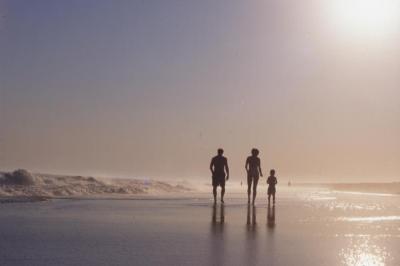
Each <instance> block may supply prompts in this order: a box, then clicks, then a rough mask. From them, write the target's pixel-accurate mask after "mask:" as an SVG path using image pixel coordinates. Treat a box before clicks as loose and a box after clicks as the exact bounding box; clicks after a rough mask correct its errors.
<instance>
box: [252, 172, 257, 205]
mask: <svg viewBox="0 0 400 266" xmlns="http://www.w3.org/2000/svg"><path fill="white" fill-rule="evenodd" d="M257 185H258V177H254V180H253V204H254V201H255V200H256V196H257Z"/></svg>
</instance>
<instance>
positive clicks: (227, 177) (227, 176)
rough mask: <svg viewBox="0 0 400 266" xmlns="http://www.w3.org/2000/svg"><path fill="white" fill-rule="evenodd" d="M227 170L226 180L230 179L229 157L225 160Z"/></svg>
mask: <svg viewBox="0 0 400 266" xmlns="http://www.w3.org/2000/svg"><path fill="white" fill-rule="evenodd" d="M225 171H226V180H228V179H229V166H228V159H226V161H225Z"/></svg>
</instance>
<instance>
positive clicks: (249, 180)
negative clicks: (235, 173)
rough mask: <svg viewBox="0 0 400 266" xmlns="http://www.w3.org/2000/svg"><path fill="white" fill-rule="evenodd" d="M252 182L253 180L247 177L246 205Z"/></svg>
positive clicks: (248, 200)
mask: <svg viewBox="0 0 400 266" xmlns="http://www.w3.org/2000/svg"><path fill="white" fill-rule="evenodd" d="M252 182H253V178H252V177H251V176H249V175H248V176H247V203H249V204H250V195H251V184H252Z"/></svg>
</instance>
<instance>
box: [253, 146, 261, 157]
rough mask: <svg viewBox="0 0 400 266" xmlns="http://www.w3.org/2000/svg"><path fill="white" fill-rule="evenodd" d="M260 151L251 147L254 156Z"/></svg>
mask: <svg viewBox="0 0 400 266" xmlns="http://www.w3.org/2000/svg"><path fill="white" fill-rule="evenodd" d="M259 153H260V151H259V150H257V149H256V148H253V149H251V154H252V155H253V156H257V155H258V154H259Z"/></svg>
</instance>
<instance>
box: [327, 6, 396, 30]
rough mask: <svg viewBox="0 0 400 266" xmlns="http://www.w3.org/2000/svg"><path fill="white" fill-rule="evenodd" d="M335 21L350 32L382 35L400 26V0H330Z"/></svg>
mask: <svg viewBox="0 0 400 266" xmlns="http://www.w3.org/2000/svg"><path fill="white" fill-rule="evenodd" d="M329 3H330V5H331V6H330V7H329V8H330V10H331V12H332V13H333V16H334V18H333V20H334V23H335V24H336V25H337V26H338V27H340V28H341V29H342V30H343V29H345V30H347V31H348V32H349V33H350V34H356V35H357V34H360V35H361V34H362V35H369V36H380V35H382V34H389V33H393V32H394V31H396V30H397V29H399V26H400V0H334V1H330V2H329Z"/></svg>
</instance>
